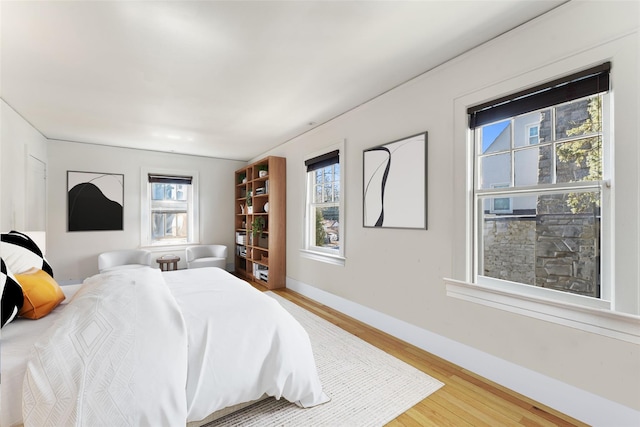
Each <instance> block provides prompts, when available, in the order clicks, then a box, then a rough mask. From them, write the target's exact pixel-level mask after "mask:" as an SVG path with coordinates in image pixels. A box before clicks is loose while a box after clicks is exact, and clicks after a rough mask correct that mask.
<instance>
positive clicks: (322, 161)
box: [304, 150, 340, 172]
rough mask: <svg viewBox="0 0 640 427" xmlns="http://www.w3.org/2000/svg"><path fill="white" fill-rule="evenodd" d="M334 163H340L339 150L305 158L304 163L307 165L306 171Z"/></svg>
mask: <svg viewBox="0 0 640 427" xmlns="http://www.w3.org/2000/svg"><path fill="white" fill-rule="evenodd" d="M336 163H340V150H335V151H332V152H330V153H326V154H323V155H321V156H318V157H314V158H313V159H309V160H306V161H305V162H304V165H305V166H306V167H307V172H312V171H314V170H318V169H322V168H324V167H327V166H331V165H334V164H336Z"/></svg>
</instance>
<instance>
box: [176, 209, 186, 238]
mask: <svg viewBox="0 0 640 427" xmlns="http://www.w3.org/2000/svg"><path fill="white" fill-rule="evenodd" d="M175 217H176V229H175V236H176V237H179V238H181V239H186V238H187V224H188V221H187V218H188V217H187V214H186V212H185V213H179V214H176V215H175Z"/></svg>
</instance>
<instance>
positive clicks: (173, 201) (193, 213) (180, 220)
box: [142, 172, 198, 246]
mask: <svg viewBox="0 0 640 427" xmlns="http://www.w3.org/2000/svg"><path fill="white" fill-rule="evenodd" d="M143 178H144V179H145V181H146V182H145V183H144V187H145V188H144V190H145V191H143V208H142V212H143V221H142V227H143V230H142V245H143V246H171V245H184V244H188V243H196V242H197V239H198V215H197V210H198V205H197V200H198V198H197V179H196V177H195V176H194V175H181V174H169V173H151V172H150V173H147V174H146V176H143Z"/></svg>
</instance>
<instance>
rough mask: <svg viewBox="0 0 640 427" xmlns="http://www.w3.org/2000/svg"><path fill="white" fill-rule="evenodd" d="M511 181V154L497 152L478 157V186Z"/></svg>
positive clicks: (489, 185) (485, 186) (492, 185)
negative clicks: (492, 154)
mask: <svg viewBox="0 0 640 427" xmlns="http://www.w3.org/2000/svg"><path fill="white" fill-rule="evenodd" d="M505 182H511V154H510V153H505V154H497V155H494V156H486V157H482V158H481V159H480V183H479V185H480V188H493V187H494V186H495V185H496V184H503V183H505Z"/></svg>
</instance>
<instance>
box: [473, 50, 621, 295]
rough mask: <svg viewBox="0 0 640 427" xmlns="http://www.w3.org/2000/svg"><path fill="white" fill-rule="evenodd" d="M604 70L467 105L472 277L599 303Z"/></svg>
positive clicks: (605, 213) (604, 216)
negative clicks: (471, 155) (470, 136)
mask: <svg viewBox="0 0 640 427" xmlns="http://www.w3.org/2000/svg"><path fill="white" fill-rule="evenodd" d="M609 70H610V64H609V63H606V64H602V65H601V66H599V67H594V68H592V69H589V70H585V71H584V72H581V73H576V74H573V75H571V76H567V77H565V78H563V79H558V80H556V81H553V82H550V83H548V84H545V85H540V86H538V87H535V88H532V89H530V90H527V91H523V92H519V93H516V94H513V95H510V96H507V97H503V98H500V99H497V100H494V101H491V102H488V103H485V104H482V105H479V106H475V107H471V108H469V110H468V113H469V119H470V122H469V123H470V126H469V127H470V130H471V131H472V134H473V144H474V153H475V154H474V158H475V162H474V168H475V172H474V189H473V205H472V206H473V212H472V214H473V218H474V222H473V223H474V230H473V236H474V256H473V261H474V274H473V280H474V282H476V283H479V284H487V285H493V286H497V287H500V288H502V289H512V290H514V289H515V290H518V291H520V292H525V293H527V292H529V291H527V290H526V289H527V287H529V288H536V290H535V291H536V293H537V294H538V295H539V296H540V295H544V296H545V297H549V298H552V299H560V300H563V301H566V302H573V303H578V304H583V305H588V306H594V307H604V306H603V305H601V304H599V302H600V301H602V302H604V300H607V299H609V297H610V292H611V290H610V289H609V287H608V286H607V284H606V283H603V278H602V277H601V263H602V259H603V257H610V256H611V255H610V254H606V253H605V254H603V253H601V248H602V247H608V246H609V245H607V244H603V241H602V239H606V238H607V237H606V235H604V234H603V233H602V232H601V230H602V224H603V222H604V221H607V220H608V218H609V206H608V204H607V201H606V200H607V198H605V197H603V193H604V191H606V186H605V185H604V182H605V181H604V175H605V173H606V171H604V170H603V169H604V168H603V165H606V164H607V159H606V158H605V153H607V152H608V150H607V149H606V145H607V144H608V141H607V138H606V133H605V132H603V123H607V122H608V121H610V120H611V118H610V112H609V110H608V108H607V107H606V106H607V105H608V100H607V97H608V90H609ZM505 182H506V183H507V184H506V185H505V184H504V183H505ZM507 201H508V205H509V206H508V207H507V205H506V203H507ZM545 292H547V293H545ZM585 297H586V298H585ZM589 301H591V302H589Z"/></svg>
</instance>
